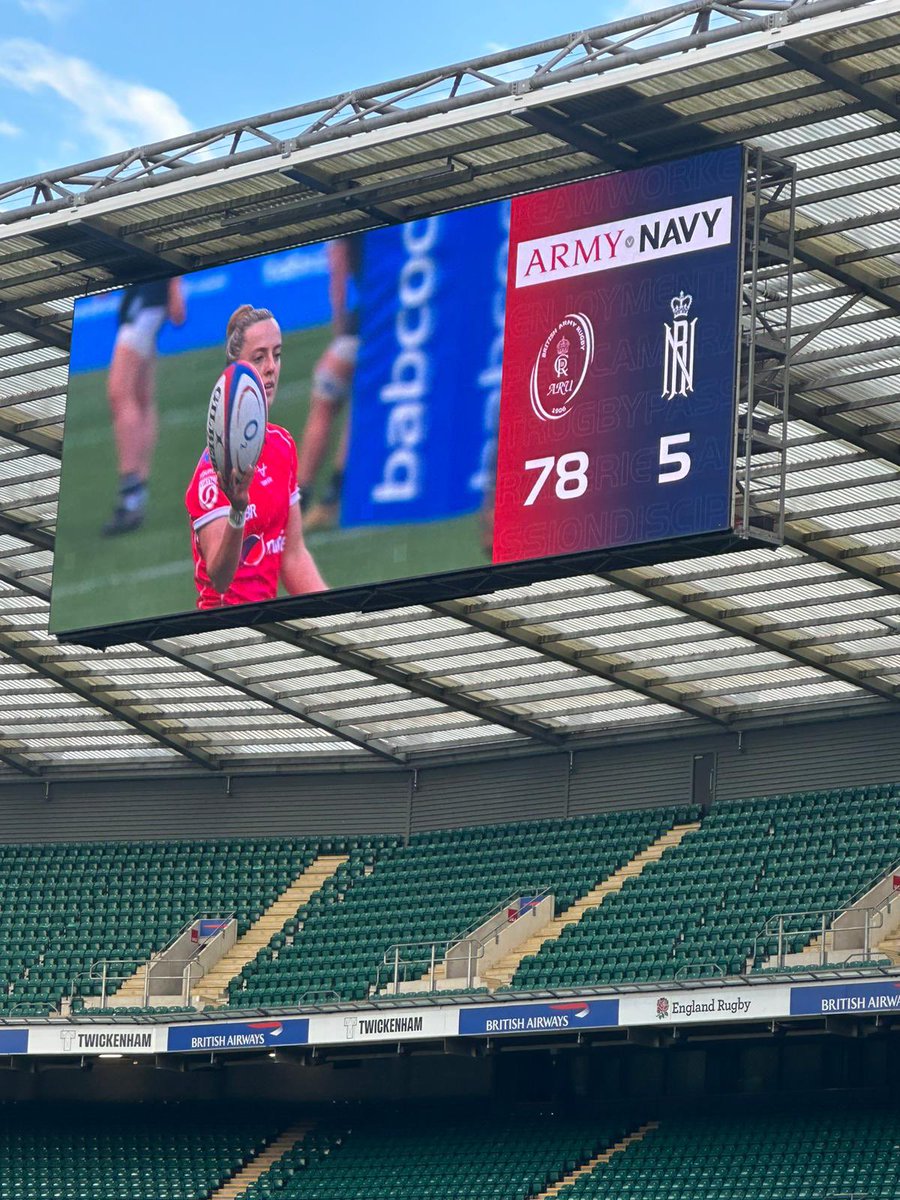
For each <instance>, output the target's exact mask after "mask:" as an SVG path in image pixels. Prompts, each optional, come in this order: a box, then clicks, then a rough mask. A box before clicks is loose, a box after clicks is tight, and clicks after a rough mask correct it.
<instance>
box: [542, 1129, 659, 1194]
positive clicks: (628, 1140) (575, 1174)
mask: <svg viewBox="0 0 900 1200" xmlns="http://www.w3.org/2000/svg"><path fill="white" fill-rule="evenodd" d="M654 1129H659V1121H647V1123H646V1124H645V1125H642V1126H641V1127H640V1129H636V1130H635V1131H634V1133H629V1135H628V1136H627V1137H624V1138H622V1139H621V1141H618V1142H616V1143H615V1145H613V1146H610V1148H609V1149H608V1150H604V1151H603V1152H602V1153H601V1154H597V1155H595V1156H594V1157H593V1158H592V1159H591V1160H590V1162H586V1163H585V1164H584V1166H581V1167H576V1168H575V1170H574V1171H570V1172H569V1173H568V1175H563V1177H562V1179H560V1180H559V1181H558V1182H557V1183H554V1184H551V1186H550V1187H548V1188H547V1190H546V1191H545V1192H541V1193H540V1194H539V1195H537V1196H535V1197H534V1200H552V1197H554V1196H557V1195H559V1193H560V1192H561V1191H562V1189H563V1188H564V1187H568V1186H569V1184H570V1183H574V1182H575V1180H576V1179H580V1178H581V1176H582V1175H588V1174H589V1173H590V1172H591V1171H593V1170H594V1168H595V1167H599V1166H600V1164H601V1163H608V1162H609V1160H610V1159H611V1158H612V1157H613V1155H614V1154H621V1153H622V1151H623V1150H627V1149H628V1147H629V1146H633V1145H634V1143H635V1142H640V1141H643V1139H644V1138H645V1137H646V1136H647V1134H648V1133H650V1132H652V1130H654Z"/></svg>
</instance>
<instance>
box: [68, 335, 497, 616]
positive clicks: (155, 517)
mask: <svg viewBox="0 0 900 1200" xmlns="http://www.w3.org/2000/svg"><path fill="white" fill-rule="evenodd" d="M328 337H329V330H328V327H327V326H320V327H317V328H315V329H304V330H299V331H297V332H295V333H290V334H287V335H286V336H285V340H284V367H283V369H282V373H281V383H280V385H279V391H278V399H277V401H276V405H275V408H274V409H273V413H272V415H273V417H274V419H275V420H276V421H277V422H278V424H280V425H283V426H284V427H285V428H286V429H288V430H289V431H290V432H291V433H292V434H293V436H294V438H295V439H296V440H297V442H298V443H299V441H300V437H301V434H302V432H303V428H304V426H305V424H306V416H307V412H308V410H309V391H310V379H311V374H312V369H313V366H314V364H315V362H316V360H317V359H318V357H319V355H320V354H321V353H322V351H323V350H324V348H325V346H326V345H327V342H328ZM221 369H222V352H221V350H220V349H219V347H217V346H214V347H211V348H210V349H205V350H195V351H191V352H190V353H187V354H181V355H179V356H177V357H167V358H161V359H159V361H158V363H157V374H156V402H157V409H158V413H159V441H158V444H157V449H156V457H155V460H154V465H153V473H152V476H151V480H150V504H149V508H148V512H147V519H146V521H145V522H144V524H143V525H142V526H141V528H140V529H138V530H135V531H134V532H132V533H127V534H122V535H120V536H118V537H111V538H108V537H103V535H102V534H101V529H102V527H103V524H104V523H105V521H106V520H107V519H108V517H109V515H110V513H111V512H112V509H113V507H114V505H115V502H116V485H117V479H116V461H115V451H114V447H113V439H112V427H111V423H110V416H109V408H108V404H107V399H106V372H105V371H92V372H89V373H85V374H83V375H75V376H73V377H72V378H71V379H70V381H69V395H68V402H67V405H66V436H65V454H64V460H63V472H62V481H61V487H60V505H59V514H58V519H57V539H56V553H55V563H54V574H53V607H52V623H51V628H52V629H53V630H54V632H61V631H63V630H74V629H86V628H91V627H96V626H99V625H112V624H115V623H117V622H119V621H131V620H140V619H141V618H143V617H160V616H164V615H166V614H171V613H179V612H186V611H189V610H191V609H193V608H194V606H195V603H196V591H195V589H194V583H193V560H192V557H191V549H190V527H189V523H188V517H187V511H186V509H185V507H184V493H185V489H186V488H187V485H188V482H189V481H190V479H191V476H192V475H193V473H194V468H195V467H196V465H197V459H198V458H199V456H200V454H201V453H202V451H203V448H204V445H205V424H206V407H207V402H208V398H209V393H210V390H211V387H212V384H213V382H214V381H215V379H216V376H217V375H218V373H219V371H220V370H221ZM335 425H336V426H338V428H335V429H334V430H333V442H334V444H336V443H337V440H338V437H339V435H340V428H339V426H340V422H335ZM330 471H331V458H330V454H329V456H328V457H327V458H326V461H325V463H324V465H323V468H322V477H323V478H322V479H321V480H319V481H318V483H317V491H318V492H319V494H321V489H322V486H323V484H324V480H325V479H327V477H328V475H329V474H330ZM307 543H308V545H309V548H310V550H311V551H312V553H313V555H314V557H315V560H316V562H317V563H318V565H319V569H320V570H321V572H322V574H323V576H324V578H325V580H326V582H327V583H328V584H329V586H330V587H346V586H351V585H354V584H363V583H369V582H378V581H380V580H385V579H399V578H403V577H405V576H413V575H425V574H430V573H433V572H437V571H449V570H455V569H457V568H461V567H471V566H478V565H480V564H482V563H484V562H485V561H486V560H485V556H484V553H483V551H482V550H481V547H480V544H479V530H478V518H477V515H473V516H469V517H462V518H456V519H454V520H448V521H440V522H434V523H432V524H427V525H408V526H391V527H385V528H372V527H366V528H360V529H336V530H331V531H327V532H321V533H314V534H311V535H310V536H309V537H308V539H307Z"/></svg>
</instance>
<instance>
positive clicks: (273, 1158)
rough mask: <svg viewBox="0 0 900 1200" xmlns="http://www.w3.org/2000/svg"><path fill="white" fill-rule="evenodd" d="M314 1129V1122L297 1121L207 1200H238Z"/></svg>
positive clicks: (239, 1169)
mask: <svg viewBox="0 0 900 1200" xmlns="http://www.w3.org/2000/svg"><path fill="white" fill-rule="evenodd" d="M314 1128H315V1122H314V1121H298V1122H297V1123H296V1124H294V1125H291V1127H290V1128H289V1129H286V1130H285V1131H284V1133H282V1134H279V1136H278V1137H277V1138H276V1139H275V1141H274V1142H270V1143H269V1145H268V1146H266V1148H265V1149H264V1150H261V1151H260V1152H259V1154H257V1156H256V1157H255V1158H252V1159H251V1160H250V1162H248V1163H246V1164H245V1165H244V1166H243V1167H239V1168H238V1169H237V1171H235V1173H234V1174H233V1175H232V1176H231V1178H230V1179H226V1180H225V1182H224V1183H223V1184H222V1186H221V1187H219V1188H216V1190H215V1191H214V1192H210V1194H209V1200H238V1197H240V1196H243V1194H244V1192H246V1190H247V1188H248V1187H249V1186H250V1184H251V1183H255V1182H256V1180H257V1179H259V1177H260V1175H265V1173H266V1171H268V1169H269V1167H271V1166H272V1164H273V1163H276V1162H277V1161H278V1160H279V1158H281V1156H282V1154H286V1153H287V1151H288V1150H290V1148H291V1146H293V1145H294V1144H295V1143H296V1142H299V1141H301V1140H302V1139H303V1138H305V1137H306V1135H307V1134H308V1133H309V1132H311V1130H313V1129H314Z"/></svg>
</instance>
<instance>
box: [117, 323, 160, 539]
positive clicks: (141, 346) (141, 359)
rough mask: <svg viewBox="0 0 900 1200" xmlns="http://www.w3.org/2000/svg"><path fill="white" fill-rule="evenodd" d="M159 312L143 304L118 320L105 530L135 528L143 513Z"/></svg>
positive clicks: (152, 438) (153, 426) (153, 425)
mask: <svg viewBox="0 0 900 1200" xmlns="http://www.w3.org/2000/svg"><path fill="white" fill-rule="evenodd" d="M163 316H164V313H163V311H162V310H160V311H159V312H158V313H157V312H156V310H149V309H145V310H143V311H142V312H141V313H139V314H138V317H137V320H136V321H134V322H131V323H129V324H127V325H123V326H122V328H121V329H120V330H119V335H118V337H117V338H116V344H115V347H114V349H113V357H112V361H111V362H110V365H109V373H108V375H107V385H106V390H107V396H108V398H109V407H110V414H111V416H112V424H113V436H114V438H115V444H116V461H117V466H118V474H119V488H118V496H117V498H116V503H115V507H114V509H113V512H112V515H111V516H110V518H109V520H108V521H107V522H106V524H105V525H104V526H103V532H104V533H105V534H106V535H108V536H113V535H115V534H119V533H128V532H130V531H131V530H133V529H137V528H138V527H139V526H140V525H141V524H143V521H144V517H145V515H146V510H147V499H148V480H149V478H150V466H151V462H152V458H153V450H154V448H155V446H156V433H157V416H156V400H155V396H154V382H155V373H156V335H157V333H158V332H159V327H160V325H161V324H162V318H163Z"/></svg>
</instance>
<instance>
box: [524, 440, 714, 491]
mask: <svg viewBox="0 0 900 1200" xmlns="http://www.w3.org/2000/svg"><path fill="white" fill-rule="evenodd" d="M690 440H691V435H690V434H689V433H670V434H667V435H666V436H665V437H661V438H660V439H659V459H658V465H659V467H660V471H659V474H658V475H657V477H656V482H657V483H677V482H678V480H679V479H684V478H686V476H687V475H689V474H690V470H691V456H690V454H688V452H687V450H679V449H676V447H678V446H687V445H688V443H689V442H690ZM589 466H590V459H589V458H588V456H587V454H586V453H585V452H584V450H571V451H570V452H569V453H568V454H561V455H560V456H559V458H553V457H549V458H530V459H528V461H527V462H526V463H525V470H526V471H537V472H538V476H537V479H535V481H534V483H533V485H532V488H531V491H530V492H529V493H528V496H527V497H526V499H525V508H528V507H529V506H530V505H532V504H534V502H535V501H536V500H537V498H538V496H540V494H541V492H542V491H543V490H544V484H545V483H546V482H547V480H548V479H549V478H550V476H551V474H554V473H555V479H554V481H553V490H554V492H555V493H556V498H557V500H577V498H578V497H579V496H583V495H584V493H585V492H586V491H587V486H588V477H587V472H588V467H589Z"/></svg>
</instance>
